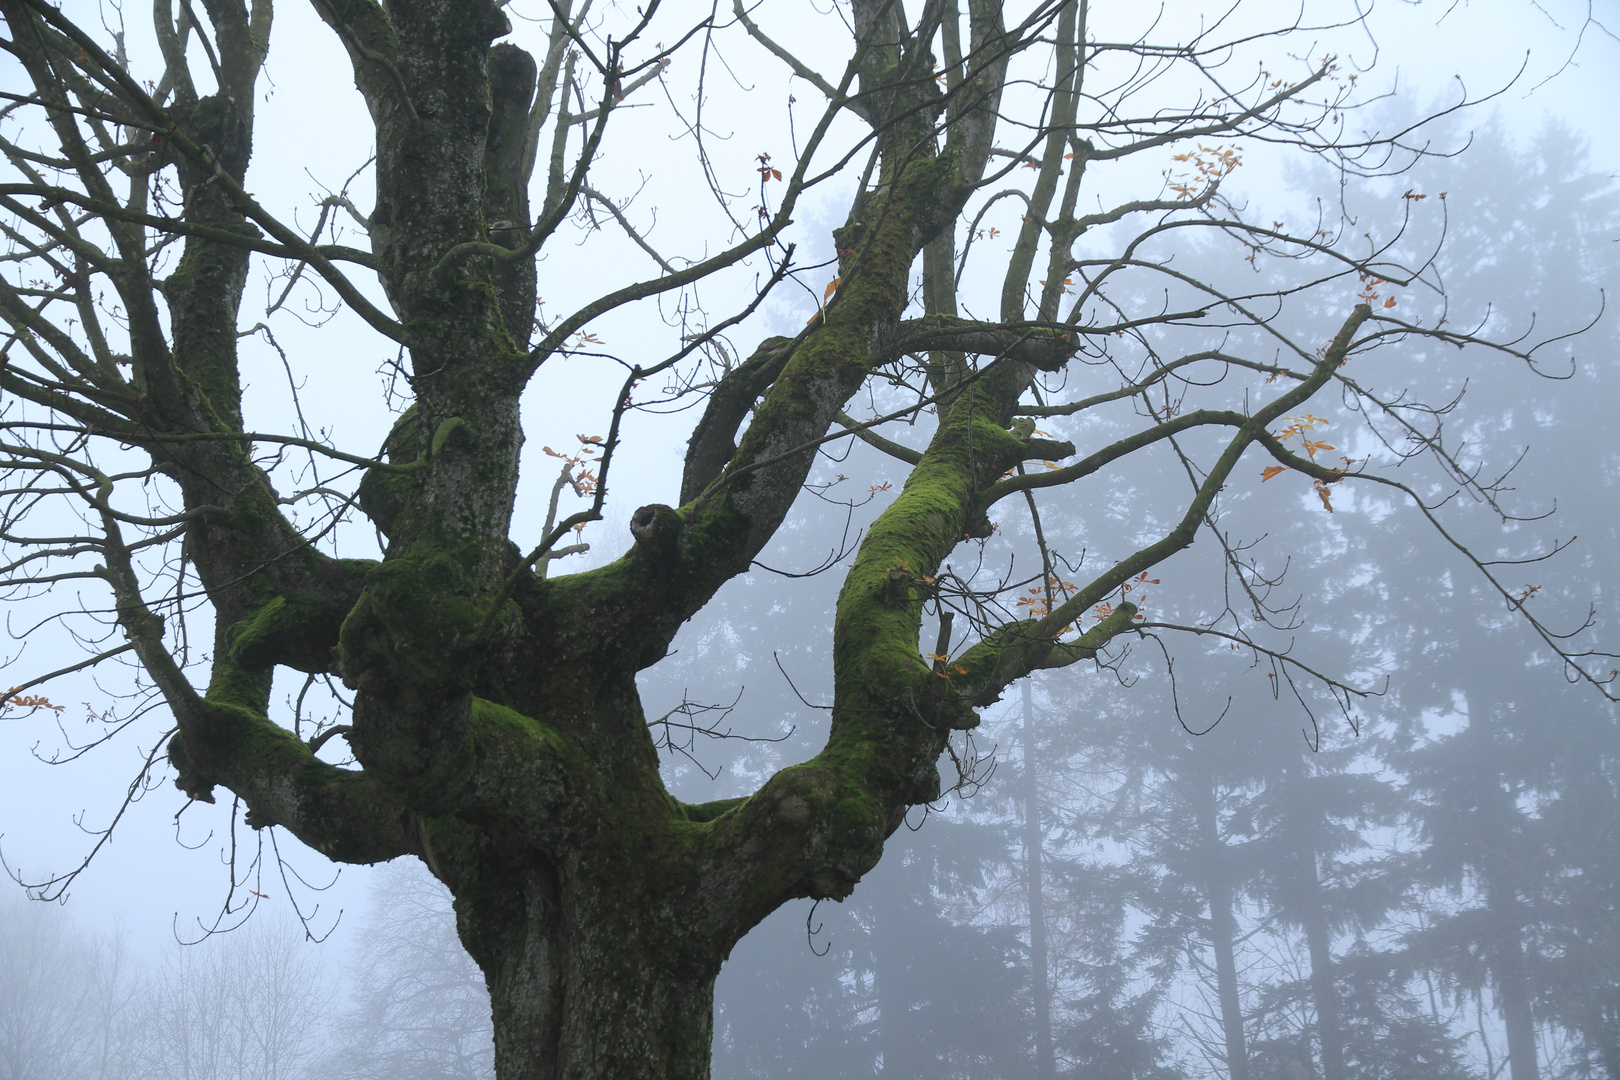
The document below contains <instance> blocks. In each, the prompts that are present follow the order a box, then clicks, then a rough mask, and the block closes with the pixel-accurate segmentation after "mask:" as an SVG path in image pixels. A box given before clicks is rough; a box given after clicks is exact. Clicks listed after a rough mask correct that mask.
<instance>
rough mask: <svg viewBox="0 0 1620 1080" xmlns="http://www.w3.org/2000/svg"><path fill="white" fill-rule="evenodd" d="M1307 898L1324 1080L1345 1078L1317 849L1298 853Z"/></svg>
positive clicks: (1307, 940)
mask: <svg viewBox="0 0 1620 1080" xmlns="http://www.w3.org/2000/svg"><path fill="white" fill-rule="evenodd" d="M1298 855H1299V859H1300V863H1299V873H1300V884H1301V886H1302V887H1303V888H1302V891H1303V893H1304V896H1303V899H1304V901H1305V903H1304V905H1303V906H1302V910H1301V912H1300V915H1301V922H1302V923H1303V924H1304V927H1305V944H1306V946H1307V947H1308V948H1309V949H1310V954H1311V996H1312V997H1313V998H1315V999H1316V1036H1317V1041H1318V1042H1319V1043H1320V1044H1321V1055H1322V1080H1345V1073H1344V1033H1343V1032H1342V1031H1341V1030H1340V1028H1339V992H1338V988H1337V987H1336V986H1334V982H1333V948H1332V942H1333V938H1332V934H1331V932H1330V931H1329V930H1328V924H1327V917H1326V915H1325V914H1324V912H1323V910H1322V885H1321V882H1320V881H1319V880H1318V879H1317V876H1316V852H1314V851H1311V850H1309V848H1306V849H1305V850H1302V851H1300V852H1299V853H1298Z"/></svg>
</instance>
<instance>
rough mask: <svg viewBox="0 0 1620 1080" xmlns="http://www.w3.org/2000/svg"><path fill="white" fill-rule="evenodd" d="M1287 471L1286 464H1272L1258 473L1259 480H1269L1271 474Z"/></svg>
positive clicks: (1263, 481)
mask: <svg viewBox="0 0 1620 1080" xmlns="http://www.w3.org/2000/svg"><path fill="white" fill-rule="evenodd" d="M1287 471H1288V466H1286V465H1272V466H1271V467H1269V468H1267V469H1266V470H1265V471H1264V472H1262V473H1261V474H1260V482H1261V483H1262V484H1263V483H1265V482H1266V481H1267V480H1270V479H1271V478H1272V477H1273V476H1276V475H1277V474H1278V473H1285V472H1287Z"/></svg>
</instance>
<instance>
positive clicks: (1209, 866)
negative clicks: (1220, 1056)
mask: <svg viewBox="0 0 1620 1080" xmlns="http://www.w3.org/2000/svg"><path fill="white" fill-rule="evenodd" d="M1188 780H1189V781H1190V782H1191V786H1190V801H1191V803H1192V807H1193V814H1194V816H1195V817H1196V818H1197V828H1198V839H1199V853H1198V854H1199V861H1200V862H1201V863H1202V864H1203V870H1204V882H1203V885H1204V895H1205V897H1206V899H1207V902H1208V904H1209V941H1210V948H1211V949H1212V950H1213V951H1214V953H1215V992H1216V996H1217V999H1218V1001H1219V1003H1220V1010H1221V1033H1222V1035H1223V1036H1224V1037H1225V1042H1226V1068H1227V1072H1228V1074H1229V1075H1230V1077H1231V1080H1249V1055H1248V1050H1247V1048H1246V1047H1245V1045H1244V1041H1243V1002H1242V1000H1241V998H1240V997H1239V996H1238V975H1237V953H1236V945H1237V919H1236V918H1235V917H1234V916H1233V914H1232V902H1233V895H1232V881H1231V878H1230V876H1229V875H1230V869H1229V867H1228V866H1227V864H1226V858H1225V856H1226V854H1227V853H1226V845H1225V844H1224V843H1222V842H1221V832H1220V811H1219V807H1218V805H1217V803H1216V785H1215V781H1214V780H1213V779H1212V778H1209V777H1207V776H1192V777H1188Z"/></svg>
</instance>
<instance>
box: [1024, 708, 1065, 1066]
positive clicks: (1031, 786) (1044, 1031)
mask: <svg viewBox="0 0 1620 1080" xmlns="http://www.w3.org/2000/svg"><path fill="white" fill-rule="evenodd" d="M1022 690H1023V695H1024V731H1023V736H1024V882H1025V888H1026V891H1027V892H1028V894H1029V966H1030V997H1031V998H1032V999H1033V1000H1034V1005H1035V1075H1036V1076H1037V1077H1038V1078H1039V1080H1052V1078H1053V1077H1054V1076H1056V1075H1057V1060H1056V1056H1055V1055H1054V1053H1053V1051H1052V997H1051V982H1050V975H1049V973H1048V960H1049V958H1048V956H1047V945H1046V897H1045V894H1044V890H1045V881H1044V880H1043V867H1042V865H1041V792H1040V783H1039V777H1038V776H1037V775H1036V771H1035V730H1034V713H1035V705H1034V701H1033V700H1032V699H1033V695H1032V693H1031V691H1030V687H1029V683H1027V682H1026V683H1024V684H1023V686H1022Z"/></svg>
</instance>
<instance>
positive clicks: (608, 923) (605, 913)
mask: <svg viewBox="0 0 1620 1080" xmlns="http://www.w3.org/2000/svg"><path fill="white" fill-rule="evenodd" d="M557 877H558V876H557V874H556V873H555V872H553V871H552V870H551V868H549V867H546V866H543V865H534V866H530V867H527V868H524V869H521V870H518V871H515V872H511V871H509V872H506V873H500V872H496V873H484V874H481V875H480V878H481V881H480V886H479V887H478V888H476V889H475V890H473V891H474V892H475V893H476V895H477V899H476V901H474V902H468V901H467V900H465V899H462V898H458V900H457V903H456V910H457V923H458V927H459V929H460V931H461V936H462V940H463V942H464V943H465V944H466V945H467V947H468V949H469V951H470V952H472V954H473V957H474V958H475V959H476V960H477V961H478V962H479V964H480V966H481V967H482V968H483V971H484V976H485V980H486V982H487V983H488V986H489V992H490V1001H491V1007H492V1011H493V1018H494V1027H495V1074H496V1075H497V1076H499V1077H501V1080H707V1077H708V1076H709V1055H710V1049H711V1043H712V1041H713V1035H714V981H715V977H716V976H717V975H718V974H719V967H720V964H719V960H718V959H717V958H714V957H710V956H704V955H702V954H703V953H704V952H707V950H701V949H698V950H694V949H691V948H683V947H682V946H683V944H685V943H683V942H680V941H673V942H672V941H671V940H670V932H669V928H668V924H667V915H668V912H660V911H658V910H657V905H646V904H642V903H638V902H635V901H633V900H632V901H630V902H626V897H627V894H631V895H633V894H635V893H637V892H640V891H641V890H640V889H638V888H637V887H636V886H637V884H639V883H632V882H623V881H614V880H612V879H611V878H610V880H609V881H608V882H606V883H605V888H583V889H582V888H578V887H573V888H566V889H565V888H561V887H559V882H558V879H557ZM638 916H639V917H638Z"/></svg>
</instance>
